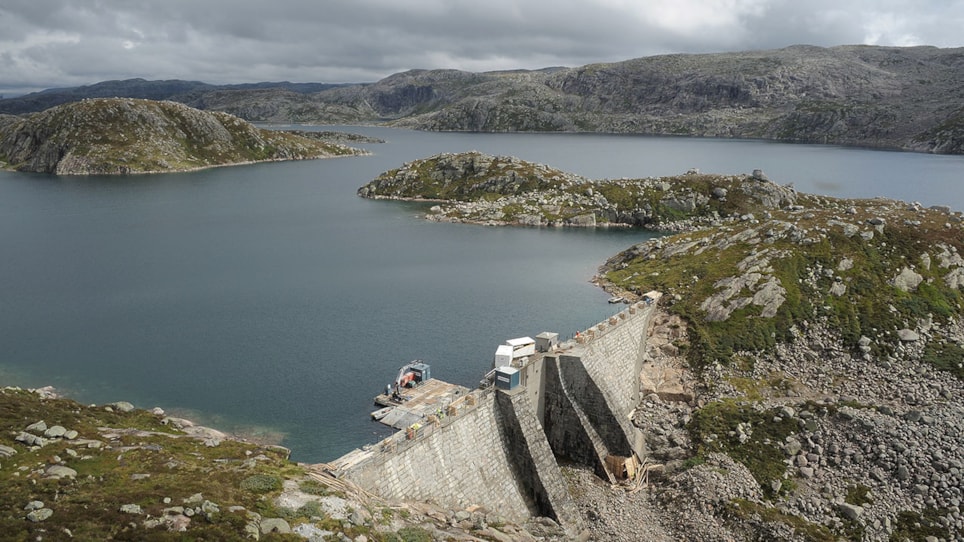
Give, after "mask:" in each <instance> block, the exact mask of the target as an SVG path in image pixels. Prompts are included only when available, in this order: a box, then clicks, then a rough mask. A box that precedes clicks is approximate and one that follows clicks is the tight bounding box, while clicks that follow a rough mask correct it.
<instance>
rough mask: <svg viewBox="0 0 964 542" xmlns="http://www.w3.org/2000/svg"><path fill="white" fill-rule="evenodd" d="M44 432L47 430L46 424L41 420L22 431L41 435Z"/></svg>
mask: <svg viewBox="0 0 964 542" xmlns="http://www.w3.org/2000/svg"><path fill="white" fill-rule="evenodd" d="M46 430H47V423H46V422H44V421H43V420H40V421H39V422H34V423H32V424H30V425H28V426H27V428H26V429H24V431H30V432H31V433H43V432H44V431H46Z"/></svg>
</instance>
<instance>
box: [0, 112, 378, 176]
mask: <svg viewBox="0 0 964 542" xmlns="http://www.w3.org/2000/svg"><path fill="white" fill-rule="evenodd" d="M357 154H366V153H365V151H361V150H358V149H355V148H352V147H348V146H346V145H344V144H342V143H338V142H334V141H325V140H321V139H319V138H318V137H309V136H308V133H301V134H295V133H286V132H281V131H274V130H265V129H261V128H257V127H255V126H253V125H251V124H250V123H248V122H246V121H243V120H241V119H239V118H237V117H235V116H233V115H229V114H227V113H220V112H206V111H199V110H197V109H194V108H191V107H188V106H186V105H183V104H179V103H176V102H166V101H165V102H158V101H152V100H137V99H129V98H104V99H89V100H84V101H81V102H74V103H68V104H64V105H60V106H57V107H53V108H51V109H48V110H46V111H42V112H39V113H33V114H30V115H25V116H11V115H0V167H6V168H10V169H16V170H19V171H28V172H36V173H55V174H58V175H114V174H130V173H166V172H176V171H190V170H196V169H202V168H207V167H214V166H226V165H237V164H245V163H252V162H267V161H280V160H305V159H314V158H329V157H335V156H350V155H357Z"/></svg>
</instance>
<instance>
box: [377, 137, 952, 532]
mask: <svg viewBox="0 0 964 542" xmlns="http://www.w3.org/2000/svg"><path fill="white" fill-rule="evenodd" d="M359 194H360V195H362V196H365V197H375V198H398V199H413V200H418V199H424V200H437V201H438V205H437V206H436V207H434V208H433V209H432V210H431V212H430V213H429V214H428V215H427V218H429V219H431V220H448V221H459V222H471V223H479V224H489V225H531V226H597V227H598V226H605V225H621V226H635V227H644V228H649V229H655V230H660V231H665V232H668V233H670V234H671V235H667V236H664V237H660V238H657V239H653V240H650V241H647V242H645V243H641V244H639V245H636V246H633V247H630V248H629V249H627V250H625V251H624V252H622V253H620V254H618V255H616V256H614V257H613V258H611V259H610V260H609V261H608V262H606V263H605V265H604V266H603V267H602V268H601V269H600V272H599V275H598V276H597V277H596V278H595V279H594V280H595V281H596V282H597V283H598V284H600V285H601V286H603V287H604V288H605V289H607V290H608V291H610V292H611V293H613V294H615V295H619V296H623V297H626V298H627V299H630V300H635V299H638V298H639V297H640V296H641V295H642V294H643V293H645V292H648V291H650V290H658V291H660V292H663V293H664V294H665V295H663V297H662V301H661V312H660V315H659V316H657V317H656V318H655V327H654V329H653V330H652V332H651V335H650V338H649V342H648V350H647V353H646V358H645V363H644V371H643V374H642V375H641V377H642V382H643V388H644V389H645V390H646V391H645V396H644V397H643V398H642V400H641V402H640V405H639V408H638V409H637V410H636V413H635V416H634V419H633V421H634V423H635V424H636V425H637V426H638V427H640V428H641V429H642V430H643V433H644V434H645V435H646V438H647V444H648V447H649V450H650V456H649V457H648V458H647V460H646V461H647V463H648V466H647V469H646V472H647V473H648V474H647V476H648V478H647V480H645V481H638V482H637V485H635V486H634V487H631V488H629V489H627V490H625V491H623V490H620V491H607V490H604V489H602V488H601V487H600V485H599V483H598V482H593V478H592V476H591V475H590V474H587V473H584V472H581V471H578V470H576V471H572V472H571V476H572V477H573V480H575V481H574V483H573V484H572V485H571V489H572V490H573V496H574V497H575V498H576V500H577V503H578V504H579V506H580V508H581V509H582V511H583V514H584V516H585V519H586V521H587V524H588V525H589V527H590V530H591V531H592V534H593V537H594V539H597V540H664V541H669V540H713V541H716V540H810V541H834V540H893V541H902V540H915V541H916V540H928V541H939V540H946V541H949V540H960V539H962V538H964V515H962V510H961V506H962V499H964V492H962V487H964V438H962V435H964V425H962V419H964V324H962V322H964V318H962V316H964V257H962V254H964V221H962V215H961V213H960V212H954V211H952V210H951V209H948V208H946V207H933V208H925V207H923V206H922V205H920V204H917V203H906V202H899V201H893V200H886V199H870V200H845V199H836V198H830V197H823V196H818V195H811V194H802V193H798V192H796V191H795V190H793V189H792V188H791V187H789V186H780V185H777V184H775V183H773V182H771V181H770V180H768V179H767V178H766V175H764V174H763V173H762V172H759V171H756V172H754V173H752V174H750V175H736V176H722V175H705V174H700V173H698V172H690V173H687V174H685V175H680V176H676V177H666V178H655V179H654V178H650V179H621V180H602V181H590V180H587V179H584V178H581V177H578V176H574V175H571V174H567V173H565V172H561V171H558V170H555V169H552V168H550V167H547V166H542V165H538V164H531V163H527V162H525V161H522V160H519V159H517V158H507V157H491V156H486V155H482V154H480V153H463V154H445V155H439V156H435V157H431V158H428V159H425V160H421V161H416V162H412V163H410V164H406V165H404V166H403V167H401V168H399V169H397V170H392V171H389V172H386V173H385V174H383V175H381V176H380V177H379V178H377V179H375V180H374V181H372V182H371V183H369V184H368V185H366V186H365V187H362V189H360V190H359Z"/></svg>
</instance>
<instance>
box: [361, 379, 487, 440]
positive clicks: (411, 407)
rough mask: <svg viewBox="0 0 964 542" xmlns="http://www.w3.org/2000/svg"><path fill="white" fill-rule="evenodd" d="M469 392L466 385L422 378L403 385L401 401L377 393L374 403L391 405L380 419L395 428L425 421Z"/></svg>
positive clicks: (389, 395)
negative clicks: (416, 384)
mask: <svg viewBox="0 0 964 542" xmlns="http://www.w3.org/2000/svg"><path fill="white" fill-rule="evenodd" d="M468 392H469V389H468V388H466V387H465V386H459V385H458V384H450V383H448V382H443V381H441V380H438V379H435V378H433V379H431V380H427V381H425V382H422V383H421V384H419V385H418V386H417V387H414V388H404V389H403V390H402V393H401V396H402V401H401V402H399V401H396V400H395V399H393V398H392V396H391V394H386V393H383V394H380V395H377V396H375V404H376V405H378V406H380V407H384V408H391V411H389V412H388V413H387V414H385V415H384V416H383V417H381V418H380V419H378V421H379V422H381V423H383V424H385V425H387V426H389V427H394V428H395V429H405V428H407V427H410V426H411V425H412V424H414V423H425V420H426V418H428V417H429V416H431V415H438V414H439V413H442V414H445V413H446V410H447V409H448V407H449V405H451V404H452V403H454V402H456V401H457V400H459V399H460V398H462V397H465V395H466V394H467V393H468Z"/></svg>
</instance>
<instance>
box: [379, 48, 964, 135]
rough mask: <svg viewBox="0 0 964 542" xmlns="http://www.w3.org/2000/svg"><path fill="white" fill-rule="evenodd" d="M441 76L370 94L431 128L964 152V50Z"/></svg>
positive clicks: (667, 61) (797, 53)
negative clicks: (455, 81) (398, 100)
mask: <svg viewBox="0 0 964 542" xmlns="http://www.w3.org/2000/svg"><path fill="white" fill-rule="evenodd" d="M435 73H437V72H429V73H427V74H422V73H410V74H407V76H406V77H401V76H399V77H395V78H390V79H387V80H385V81H382V82H380V83H379V85H375V86H370V87H366V88H365V89H364V93H365V94H366V96H367V97H368V98H369V100H370V101H371V99H372V98H373V97H375V96H378V97H386V96H390V95H392V93H393V94H394V96H399V97H407V98H408V102H410V103H405V102H404V101H403V103H402V104H400V105H403V107H398V106H395V107H388V106H387V105H388V104H386V107H384V108H383V109H382V110H381V114H382V115H386V114H393V113H394V114H396V115H399V116H403V117H404V120H403V121H400V124H403V125H406V126H413V127H416V128H420V129H429V130H469V131H580V132H616V133H645V134H669V135H687V136H711V137H742V138H763V139H774V140H781V141H801V142H815V143H834V144H844V145H860V146H868V147H887V148H900V149H908V150H916V151H926V152H938V153H956V154H960V153H961V152H964V109H962V108H961V103H962V98H964V94H962V93H964V90H962V89H964V51H962V50H960V49H944V50H942V49H936V48H932V47H916V48H891V47H866V46H859V47H857V46H849V47H834V48H829V49H825V48H819V47H805V46H796V47H789V48H786V49H780V50H775V51H756V52H743V53H726V54H712V55H664V56H654V57H646V58H639V59H635V60H629V61H625V62H617V63H612V64H594V65H589V66H583V67H580V68H573V69H564V70H553V71H545V72H511V73H490V74H481V75H478V74H465V75H464V76H462V77H461V78H459V84H458V85H456V84H453V83H452V82H450V81H449V79H452V76H449V77H448V78H446V79H445V80H443V81H438V80H437V78H436V77H433V75H434V74H435ZM393 102H394V101H389V103H393ZM375 103H379V102H377V101H376V102H375ZM381 103H385V100H382V101H381ZM420 108H421V109H427V110H425V111H419V109H420Z"/></svg>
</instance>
